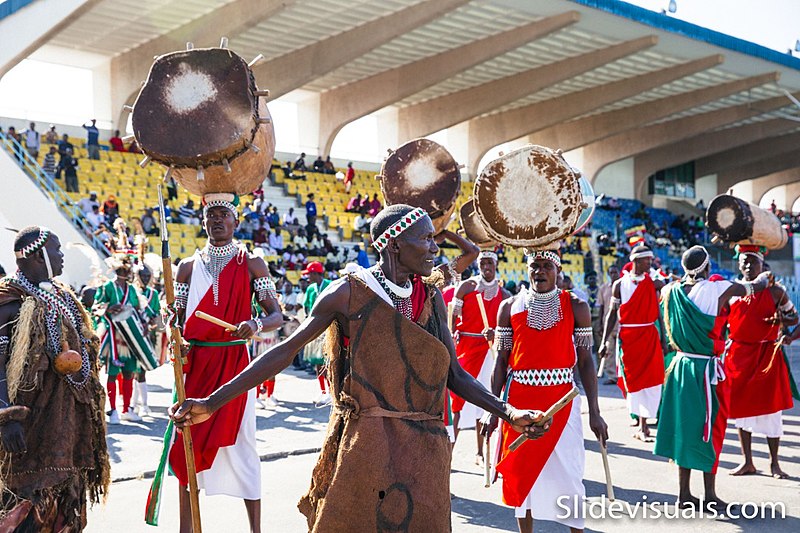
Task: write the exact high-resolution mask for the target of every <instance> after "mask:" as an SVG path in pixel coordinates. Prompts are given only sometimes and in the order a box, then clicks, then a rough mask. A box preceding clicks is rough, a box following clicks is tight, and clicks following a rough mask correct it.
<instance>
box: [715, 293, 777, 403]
mask: <svg viewBox="0 0 800 533" xmlns="http://www.w3.org/2000/svg"><path fill="white" fill-rule="evenodd" d="M775 310H776V306H775V300H774V298H773V297H772V293H771V292H770V291H769V290H765V291H761V292H759V293H758V294H754V295H752V296H747V297H745V298H741V299H739V300H737V301H736V302H734V303H733V304H732V305H731V313H730V316H729V317H728V323H729V324H730V339H731V345H730V348H729V349H728V353H727V355H726V356H725V381H723V382H722V383H720V385H719V387H718V388H717V390H718V391H720V389H721V391H722V392H723V393H724V394H725V395H726V396H727V398H726V399H727V403H728V408H729V412H728V416H730V417H731V418H744V417H749V416H760V415H767V414H770V413H775V412H778V411H782V410H784V409H791V408H792V391H791V388H790V384H789V369H788V368H787V367H786V362H785V361H784V358H783V353H782V352H781V350H780V349H779V350H777V351H776V350H775V341H776V340H777V338H778V335H779V333H780V331H779V327H778V325H777V324H770V323H768V322H765V320H764V319H766V318H770V317H772V316H773V315H775Z"/></svg>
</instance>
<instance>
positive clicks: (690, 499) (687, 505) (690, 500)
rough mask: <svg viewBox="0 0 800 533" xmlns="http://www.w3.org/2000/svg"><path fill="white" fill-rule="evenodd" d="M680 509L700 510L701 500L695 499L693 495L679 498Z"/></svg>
mask: <svg viewBox="0 0 800 533" xmlns="http://www.w3.org/2000/svg"><path fill="white" fill-rule="evenodd" d="M678 507H679V508H681V509H699V508H700V498H695V497H694V496H692V495H691V494H689V495H688V496H680V497H678Z"/></svg>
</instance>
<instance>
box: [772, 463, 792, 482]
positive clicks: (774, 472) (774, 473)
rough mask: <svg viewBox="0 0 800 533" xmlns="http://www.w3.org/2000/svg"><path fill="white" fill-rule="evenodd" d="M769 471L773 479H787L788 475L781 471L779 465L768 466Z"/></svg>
mask: <svg viewBox="0 0 800 533" xmlns="http://www.w3.org/2000/svg"><path fill="white" fill-rule="evenodd" d="M770 470H772V477H774V478H775V479H789V474H787V473H786V472H784V471H783V470H781V467H780V465H777V464H773V465H770Z"/></svg>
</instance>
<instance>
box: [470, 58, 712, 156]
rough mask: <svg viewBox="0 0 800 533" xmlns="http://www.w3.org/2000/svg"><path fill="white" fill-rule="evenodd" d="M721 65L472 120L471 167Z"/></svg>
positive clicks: (676, 69)
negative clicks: (538, 134) (504, 147)
mask: <svg viewBox="0 0 800 533" xmlns="http://www.w3.org/2000/svg"><path fill="white" fill-rule="evenodd" d="M721 62H722V56H719V55H713V56H709V57H704V58H700V59H696V60H694V61H689V62H687V63H682V64H680V65H675V66H673V67H668V68H664V69H661V70H656V71H654V72H648V73H647V74H640V75H639V76H633V77H630V78H625V79H622V80H619V81H615V82H612V83H608V84H606V85H601V86H599V87H592V88H590V89H584V90H582V91H576V92H574V93H570V94H567V95H564V96H559V97H556V98H551V99H550V100H545V101H543V102H537V103H535V104H530V105H527V106H523V107H518V108H516V109H513V110H510V111H504V112H501V113H495V114H493V115H489V116H486V117H481V118H476V119H473V120H471V121H470V122H471V123H472V128H471V131H473V132H474V134H473V136H472V138H471V139H470V158H469V162H468V165H469V168H470V169H471V170H472V171H473V172H475V171H476V170H477V167H478V163H479V162H480V160H481V158H482V157H483V156H484V154H486V152H487V151H489V149H491V148H492V147H494V146H497V145H498V144H501V143H503V142H506V141H509V140H512V139H518V138H520V137H523V136H525V135H527V134H529V133H532V132H535V131H537V130H542V129H544V128H547V127H549V126H553V125H555V124H559V123H562V122H566V121H568V120H569V119H571V118H574V117H578V116H581V115H583V114H585V113H589V112H591V111H592V110H594V109H597V108H598V107H600V106H603V105H606V104H610V103H613V102H617V101H619V100H622V99H625V98H629V97H631V96H635V95H637V94H640V93H642V92H644V91H648V90H651V89H654V88H656V87H659V86H660V85H663V84H665V83H669V82H672V81H675V80H677V79H680V78H683V77H684V76H690V75H692V74H695V73H697V72H701V71H703V70H705V69H708V68H712V67H714V66H716V65H719V64H720V63H721ZM529 140H530V139H529ZM545 144H547V143H545Z"/></svg>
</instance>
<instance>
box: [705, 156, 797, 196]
mask: <svg viewBox="0 0 800 533" xmlns="http://www.w3.org/2000/svg"><path fill="white" fill-rule="evenodd" d="M795 167H800V151H799V150H792V151H790V152H786V153H784V154H779V155H776V156H772V157H769V158H766V159H762V160H760V161H756V162H754V163H749V164H747V165H742V166H740V167H738V168H735V169H731V170H726V171H725V172H720V173H718V174H717V192H718V193H719V194H722V193H724V192H727V191H728V189H730V188H731V187H733V186H734V185H736V184H737V183H740V182H742V181H747V180H750V179H752V180H754V181H753V198H756V199H759V200H760V199H761V197H762V196H763V195H764V193H765V192H767V191H768V190H769V189H771V188H773V187H777V186H778V185H784V184H786V183H791V182H792V181H794V179H797V178H794V179H790V177H791V176H792V174H790V173H784V171H787V170H790V169H793V168H795ZM770 175H777V176H778V177H775V176H772V177H771V179H769V180H768V179H763V180H756V179H755V178H762V177H763V178H768V177H770Z"/></svg>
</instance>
